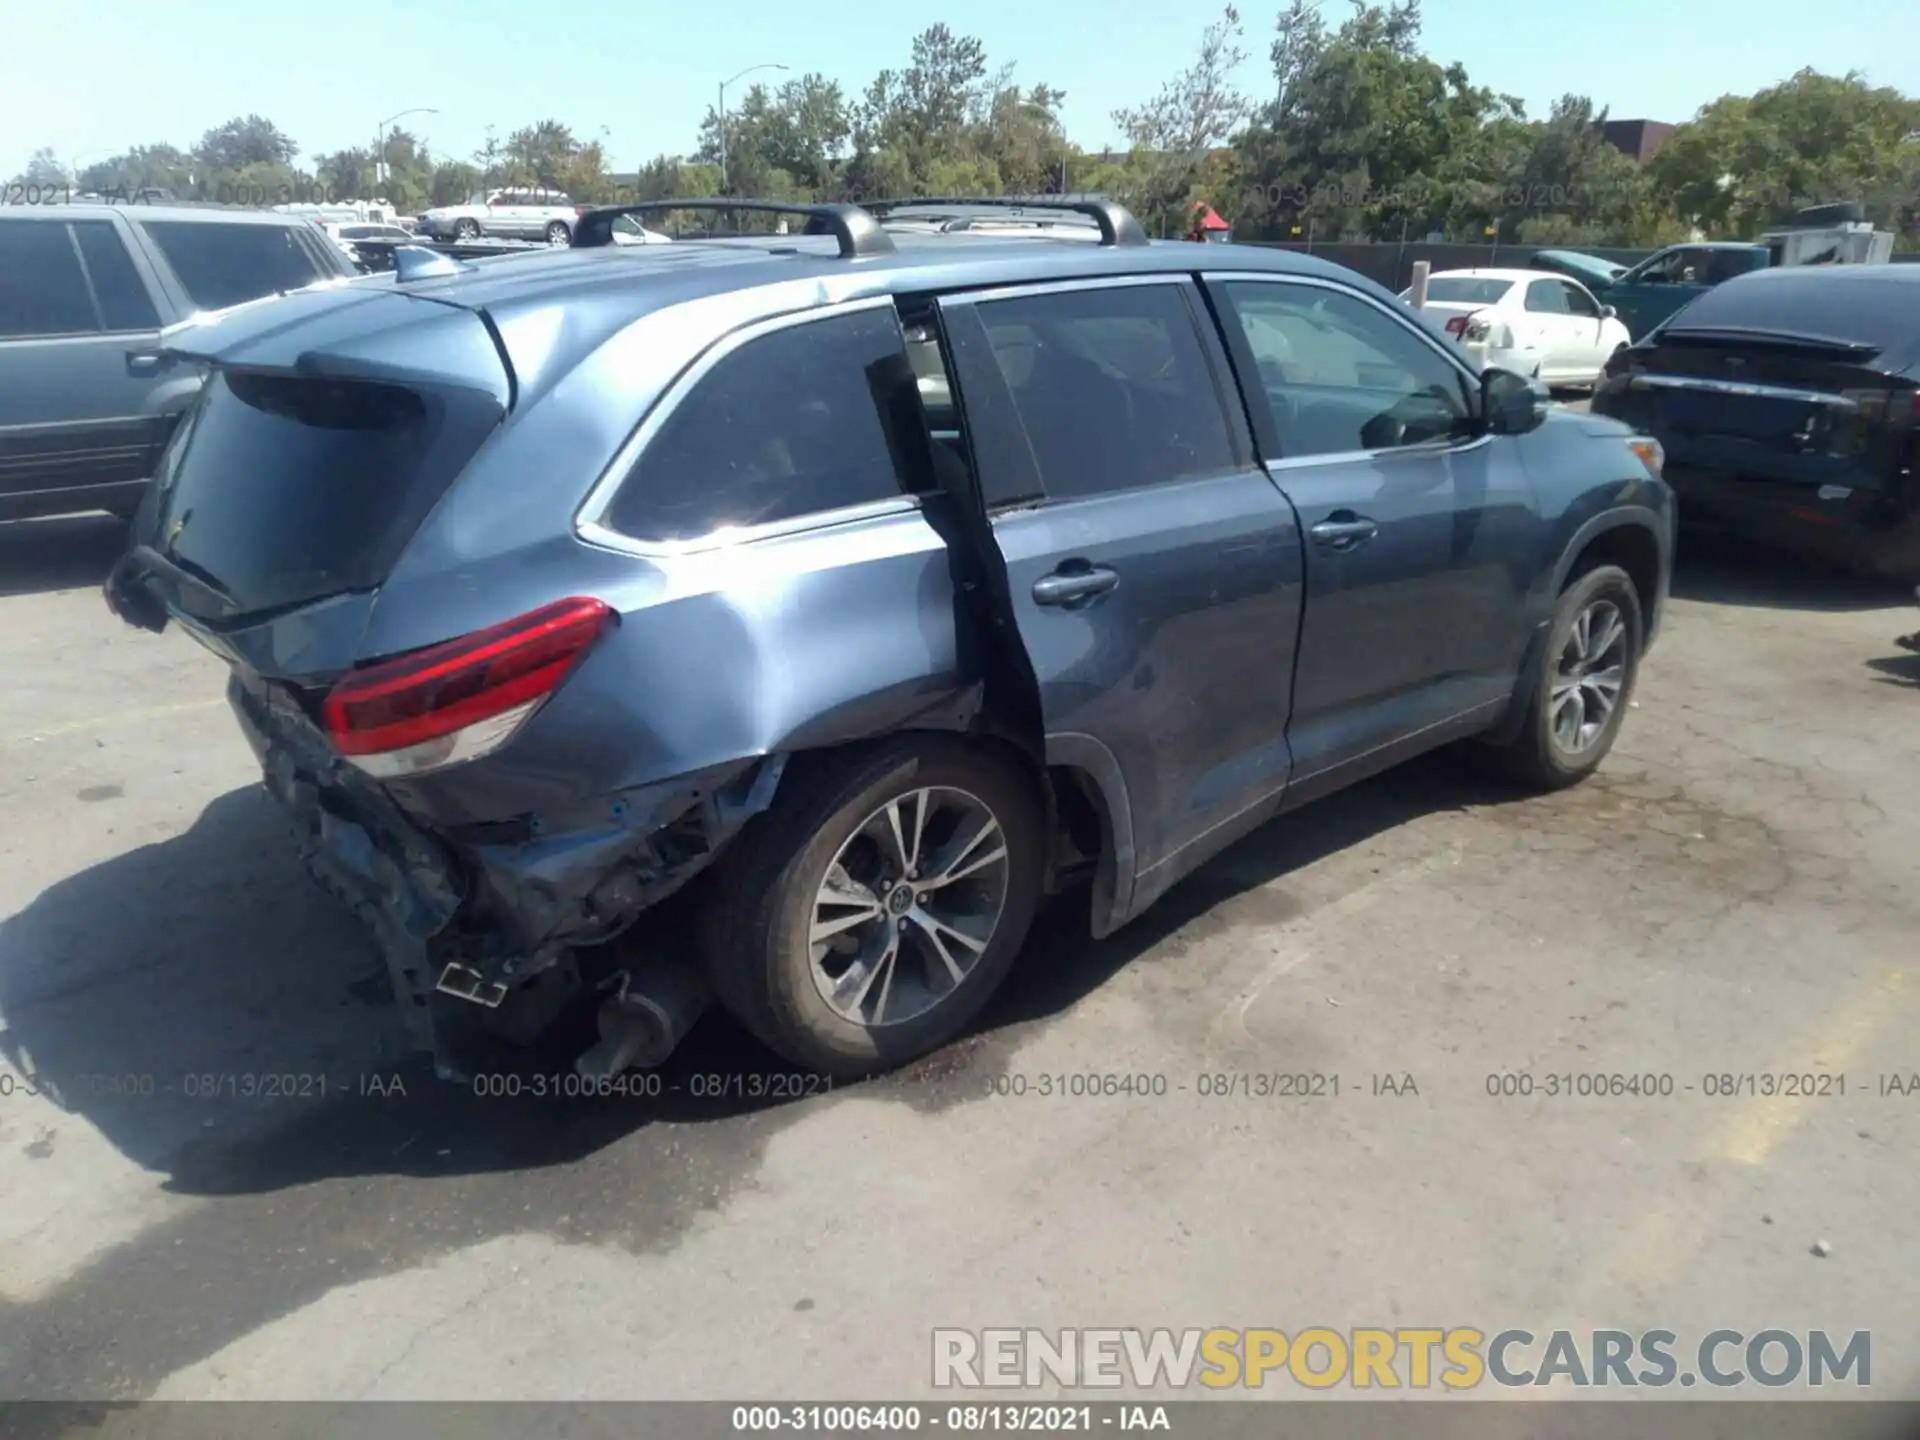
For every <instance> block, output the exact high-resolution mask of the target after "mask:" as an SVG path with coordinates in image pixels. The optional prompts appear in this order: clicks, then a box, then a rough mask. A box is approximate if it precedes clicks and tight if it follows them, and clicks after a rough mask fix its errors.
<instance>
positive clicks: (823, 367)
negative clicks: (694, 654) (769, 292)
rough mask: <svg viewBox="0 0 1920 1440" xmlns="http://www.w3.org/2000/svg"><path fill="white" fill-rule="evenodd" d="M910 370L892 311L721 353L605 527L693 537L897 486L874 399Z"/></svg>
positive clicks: (788, 332)
mask: <svg viewBox="0 0 1920 1440" xmlns="http://www.w3.org/2000/svg"><path fill="white" fill-rule="evenodd" d="M911 381H912V370H911V368H910V366H909V363H908V361H907V358H906V352H905V346H904V344H903V342H902V340H901V338H900V327H899V325H898V324H897V323H896V322H895V320H894V318H893V312H892V311H891V310H865V311H860V312H857V313H855V314H852V315H840V316H835V317H832V318H830V319H826V320H815V321H810V322H808V323H806V324H800V325H790V326H788V327H786V328H785V329H782V330H775V331H773V332H772V333H771V334H767V335H761V336H759V337H757V338H756V339H752V340H749V341H747V342H746V343H745V344H743V345H741V346H740V348H739V349H737V350H735V351H733V352H732V353H731V354H728V355H726V356H723V357H722V358H721V359H720V360H719V361H718V362H717V363H716V364H715V365H714V367H713V369H712V370H710V371H708V372H707V374H706V375H705V376H703V377H702V378H701V380H700V381H699V382H698V383H697V384H696V385H695V386H694V388H693V389H692V391H691V392H690V393H689V394H688V395H687V396H686V398H685V399H683V400H682V401H681V402H680V403H679V405H678V406H677V407H676V408H675V409H674V411H673V412H672V414H671V415H670V416H669V417H668V418H667V421H666V423H665V424H664V425H662V426H661V428H660V430H659V433H657V434H656V435H655V436H654V437H653V438H652V439H651V440H650V441H649V442H648V443H647V447H646V451H645V453H644V454H642V455H641V457H640V459H639V462H638V464H637V465H636V466H635V467H634V471H633V474H632V475H631V476H629V477H628V479H627V480H626V482H625V483H624V484H623V485H622V487H621V490H620V493H619V495H618V496H617V497H616V498H615V500H614V502H613V506H612V509H611V511H610V512H609V513H608V516H607V523H608V524H609V525H611V526H612V527H613V528H614V529H615V530H618V531H619V532H620V533H621V534H623V535H630V536H632V537H634V538H635V539H638V540H660V541H678V540H691V539H696V538H698V537H700V536H704V535H708V534H711V533H713V532H714V531H717V530H724V529H731V528H735V527H742V526H749V525H767V524H772V523H774V522H776V521H781V520H792V519H796V518H799V517H801V516H805V515H815V514H822V513H825V512H827V511H830V510H838V509H842V508H844V507H847V506H851V505H861V504H866V503H868V502H871V501H875V500H885V499H889V498H891V497H894V496H897V495H899V494H901V493H902V485H901V479H900V476H901V472H902V466H901V464H900V463H899V462H898V460H897V459H896V454H895V445H894V442H893V437H892V432H891V427H890V425H889V424H888V421H887V418H886V416H885V414H884V413H883V410H882V406H883V404H884V401H885V397H886V396H887V395H888V394H889V392H890V389H891V387H893V386H895V385H898V384H900V383H911Z"/></svg>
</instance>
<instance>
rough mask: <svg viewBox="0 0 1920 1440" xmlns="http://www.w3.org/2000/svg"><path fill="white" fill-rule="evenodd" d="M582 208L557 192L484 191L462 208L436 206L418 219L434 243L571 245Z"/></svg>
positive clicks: (423, 230)
mask: <svg viewBox="0 0 1920 1440" xmlns="http://www.w3.org/2000/svg"><path fill="white" fill-rule="evenodd" d="M582 208H583V207H581V206H578V205H575V204H574V203H573V201H571V200H569V199H568V198H567V197H566V196H565V195H563V194H561V193H560V192H559V191H558V190H487V191H482V192H480V193H478V194H475V195H471V196H469V197H467V203H466V204H464V205H439V206H435V207H434V208H433V209H431V210H429V211H427V212H426V213H425V214H423V215H422V216H421V217H420V233H421V234H422V235H426V236H428V237H430V238H432V239H435V240H479V239H482V238H483V237H484V238H492V239H496V240H544V241H546V242H547V244H549V245H569V244H572V243H573V224H574V221H576V220H578V219H579V218H580V211H581V209H582Z"/></svg>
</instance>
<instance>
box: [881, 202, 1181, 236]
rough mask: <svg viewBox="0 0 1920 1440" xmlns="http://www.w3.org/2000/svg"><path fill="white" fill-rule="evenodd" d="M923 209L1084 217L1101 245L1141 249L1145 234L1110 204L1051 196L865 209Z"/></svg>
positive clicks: (1125, 211)
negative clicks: (1095, 230)
mask: <svg viewBox="0 0 1920 1440" xmlns="http://www.w3.org/2000/svg"><path fill="white" fill-rule="evenodd" d="M922 205H954V206H959V205H978V206H981V207H984V208H988V209H995V210H1013V211H1042V212H1044V211H1052V212H1054V213H1056V214H1059V213H1067V214H1073V215H1085V216H1087V217H1088V218H1090V219H1091V220H1092V221H1093V223H1094V224H1096V225H1098V226H1099V227H1100V243H1101V244H1102V245H1144V244H1146V243H1147V232H1146V231H1145V230H1143V229H1141V228H1140V222H1139V221H1138V220H1136V219H1134V218H1133V213H1132V212H1131V211H1130V210H1128V209H1127V207H1126V206H1124V205H1121V204H1118V203H1116V202H1115V201H1112V200H1068V199H1064V198H1060V197H1056V196H1052V195H913V196H906V197H903V198H901V199H899V200H876V201H874V202H873V203H872V204H870V205H869V206H867V207H866V208H867V209H869V210H872V211H875V212H878V213H880V214H882V215H884V214H886V213H887V212H888V211H892V210H900V209H905V208H906V207H908V206H915V207H918V206H922Z"/></svg>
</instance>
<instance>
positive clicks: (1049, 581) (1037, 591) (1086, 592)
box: [1033, 565, 1120, 606]
mask: <svg viewBox="0 0 1920 1440" xmlns="http://www.w3.org/2000/svg"><path fill="white" fill-rule="evenodd" d="M1119 583H1120V576H1119V575H1118V573H1116V572H1115V571H1112V570H1109V569H1107V568H1106V567H1105V566H1103V565H1089V566H1086V567H1085V568H1080V567H1075V568H1073V569H1068V568H1066V567H1064V566H1063V567H1062V568H1060V569H1058V570H1055V571H1054V572H1053V573H1052V574H1051V575H1042V576H1041V577H1040V578H1039V579H1038V580H1036V581H1034V582H1033V603H1034V604H1036V605H1065V606H1074V605H1081V604H1085V603H1086V602H1087V601H1089V600H1094V599H1097V598H1099V597H1100V596H1102V595H1104V594H1106V593H1107V592H1108V591H1109V590H1111V589H1113V587H1114V586H1116V585H1118V584H1119Z"/></svg>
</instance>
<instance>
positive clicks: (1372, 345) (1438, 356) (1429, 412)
mask: <svg viewBox="0 0 1920 1440" xmlns="http://www.w3.org/2000/svg"><path fill="white" fill-rule="evenodd" d="M1207 281H1208V288H1209V289H1210V290H1211V291H1212V292H1213V294H1214V296H1215V300H1216V308H1217V309H1218V310H1219V312H1220V314H1221V316H1222V318H1223V320H1224V321H1225V322H1226V325H1227V328H1228V332H1229V338H1230V343H1231V345H1232V346H1233V351H1234V357H1235V361H1236V364H1237V366H1238V368H1239V371H1240V374H1241V375H1242V376H1244V377H1246V384H1247V386H1248V389H1249V391H1250V393H1249V396H1248V401H1249V404H1250V406H1251V407H1252V409H1253V411H1254V417H1253V418H1254V424H1255V427H1256V435H1257V436H1258V439H1259V444H1260V450H1261V453H1262V455H1263V457H1264V458H1265V459H1266V460H1267V462H1268V468H1269V470H1270V471H1271V472H1272V475H1273V478H1274V480H1275V482H1276V483H1277V484H1278V485H1279V486H1280V488H1281V489H1282V490H1283V491H1284V492H1285V493H1286V494H1287V496H1288V497H1289V498H1290V499H1291V500H1292V502H1293V506H1294V509H1295V511H1296V512H1297V513H1298V515H1299V519H1300V524H1301V526H1302V529H1303V530H1304V532H1305V535H1306V539H1307V546H1306V580H1307V593H1306V602H1305V618H1304V621H1303V623H1302V625H1301V631H1300V657H1299V664H1298V666H1297V668H1296V671H1295V678H1294V690H1293V722H1292V725H1291V727H1290V728H1289V730H1288V740H1289V743H1290V745H1291V747H1292V753H1293V763H1294V778H1293V784H1294V786H1295V787H1296V789H1297V790H1298V791H1300V792H1301V793H1303V794H1306V795H1311V794H1313V793H1318V792H1319V791H1321V790H1324V789H1330V788H1334V787H1336V786H1337V785H1339V784H1341V783H1345V781H1346V780H1349V779H1353V778H1357V775H1358V774H1359V773H1364V772H1366V771H1368V770H1372V769H1377V768H1380V767H1381V766H1382V765H1384V764H1386V763H1390V762H1391V761H1392V760H1394V759H1397V758H1399V754H1400V753H1401V752H1400V750H1399V748H1398V747H1401V746H1402V745H1403V744H1408V743H1410V744H1412V745H1414V746H1415V747H1418V746H1419V745H1420V744H1421V737H1423V736H1429V735H1432V734H1435V733H1437V732H1439V731H1441V730H1443V729H1445V728H1446V727H1448V726H1449V725H1451V724H1453V723H1454V722H1457V721H1461V720H1462V719H1463V717H1469V718H1470V717H1472V716H1474V715H1476V714H1478V713H1481V712H1484V711H1487V710H1488V709H1490V708H1493V707H1498V706H1502V705H1504V704H1505V703H1506V699H1507V697H1508V696H1509V695H1510V694H1511V693H1512V689H1513V684H1514V679H1515V676H1516V675H1517V673H1518V669H1519V664H1520V659H1521V652H1522V649H1523V647H1524V645H1525V641H1526V634H1525V627H1524V625H1523V623H1522V618H1521V617H1522V615H1523V611H1524V602H1525V599H1526V591H1527V586H1528V585H1529V584H1530V582H1531V580H1532V571H1533V564H1534V561H1533V559H1532V557H1534V556H1536V555H1537V554H1538V552H1539V547H1540V542H1541V529H1540V520H1539V513H1538V506H1537V504H1536V501H1535V499H1534V494H1533V488H1532V485H1531V482H1530V481H1529V480H1528V478H1527V476H1526V473H1525V470H1524V467H1523V466H1522V464H1521V461H1520V459H1519V456H1518V454H1517V453H1516V450H1515V447H1514V446H1513V444H1512V443H1511V442H1503V441H1502V440H1500V439H1498V438H1496V437H1491V436H1487V435H1484V434H1482V433H1481V427H1480V426H1479V425H1478V423H1477V422H1476V421H1475V420H1474V418H1473V417H1474V405H1473V400H1472V394H1473V387H1474V381H1473V376H1472V374H1471V373H1470V372H1469V371H1468V370H1467V369H1466V368H1465V367H1464V366H1462V365H1461V364H1460V363H1459V361H1458V360H1457V359H1455V358H1454V357H1452V356H1450V355H1448V354H1446V353H1444V352H1443V350H1442V349H1441V348H1440V345H1439V344H1438V343H1437V342H1435V341H1434V340H1433V339H1432V338H1431V337H1430V336H1429V335H1427V334H1426V333H1425V332H1424V331H1422V330H1421V329H1419V328H1418V327H1417V326H1415V325H1414V324H1413V323H1411V321H1410V318H1409V317H1408V316H1407V315H1406V314H1405V312H1404V311H1403V310H1402V309H1401V308H1400V307H1397V306H1392V305H1388V304H1385V303H1382V302H1379V301H1376V300H1374V299H1372V298H1370V297H1367V296H1363V295H1361V294H1360V293H1358V292H1357V291H1354V290H1352V289H1349V288H1347V287H1346V286H1342V285H1337V284H1333V283H1330V282H1323V281H1311V280H1306V279H1299V278H1294V277H1280V276H1272V277H1269V276H1256V275H1248V274H1245V273H1240V274H1220V275H1210V276H1208V277H1207Z"/></svg>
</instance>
